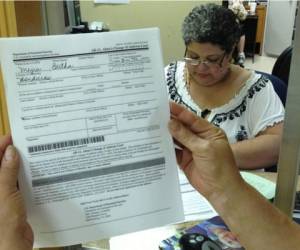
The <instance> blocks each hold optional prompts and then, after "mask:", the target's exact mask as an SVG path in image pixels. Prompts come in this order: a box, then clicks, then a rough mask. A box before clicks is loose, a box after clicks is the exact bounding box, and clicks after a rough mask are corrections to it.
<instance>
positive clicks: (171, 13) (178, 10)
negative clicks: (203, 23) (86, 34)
mask: <svg viewBox="0 0 300 250" xmlns="http://www.w3.org/2000/svg"><path fill="white" fill-rule="evenodd" d="M206 2H212V1H155V0H152V1H151V0H150V1H149V0H148V1H132V0H131V1H130V4H128V5H103V4H94V3H93V1H84V0H82V1H81V2H80V11H81V17H82V20H83V21H88V22H91V21H103V22H105V23H106V24H108V26H109V28H110V30H124V29H137V28H146V27H159V28H160V30H161V41H162V50H163V58H164V63H165V64H167V63H169V62H171V61H173V60H176V59H179V58H182V57H183V54H184V49H185V48H184V43H183V40H182V38H181V23H182V21H183V19H184V17H185V16H186V15H187V14H188V13H189V11H190V10H191V9H192V8H193V7H194V6H196V5H199V4H203V3H206ZM214 2H216V3H218V4H221V2H222V1H214Z"/></svg>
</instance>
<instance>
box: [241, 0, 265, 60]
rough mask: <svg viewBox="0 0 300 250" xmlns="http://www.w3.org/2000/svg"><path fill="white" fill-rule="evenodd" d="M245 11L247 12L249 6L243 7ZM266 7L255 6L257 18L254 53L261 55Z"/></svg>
mask: <svg viewBox="0 0 300 250" xmlns="http://www.w3.org/2000/svg"><path fill="white" fill-rule="evenodd" d="M245 8H246V10H249V9H250V7H249V6H245ZM266 9H267V8H266V6H265V5H257V6H256V10H255V14H256V16H257V28H256V39H255V41H256V53H259V55H262V49H263V44H264V33H265V23H266Z"/></svg>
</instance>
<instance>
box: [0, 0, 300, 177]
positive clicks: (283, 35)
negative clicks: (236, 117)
mask: <svg viewBox="0 0 300 250" xmlns="http://www.w3.org/2000/svg"><path fill="white" fill-rule="evenodd" d="M207 2H215V3H218V4H222V1H195V0H193V1H187V0H183V1H172V0H167V1H157V0H146V1H145V0H144V1H141V0H131V1H130V3H129V4H117V5H107V4H96V3H94V1H15V2H14V3H13V4H14V6H13V15H15V20H16V33H14V32H12V33H11V34H8V35H7V34H5V33H1V32H0V37H1V36H3V37H5V36H9V35H11V36H15V35H18V36H36V35H54V34H68V33H71V32H72V27H73V26H78V25H80V24H81V23H82V22H87V23H91V22H94V21H98V22H103V23H104V24H105V27H106V28H108V29H109V30H110V31H117V30H125V29H137V28H146V27H159V28H160V30H161V42H162V51H163V59H164V63H165V64H167V63H169V62H171V61H174V60H178V59H181V58H182V57H183V54H184V44H183V41H182V38H181V23H182V20H183V18H184V16H185V15H186V14H187V13H188V12H189V11H190V10H191V9H192V8H193V7H194V6H196V5H199V4H203V3H207ZM246 2H247V1H246ZM256 3H257V8H256V14H257V16H258V22H257V26H256V27H255V29H256V37H255V54H254V58H253V55H252V56H250V57H248V58H247V60H246V64H245V66H246V67H247V68H251V69H254V70H260V71H264V72H268V73H271V72H272V68H273V66H274V63H275V61H276V60H277V58H278V56H279V55H280V54H281V53H282V52H283V51H284V50H285V49H286V48H287V47H289V46H291V45H292V42H293V38H294V31H295V16H296V14H297V4H298V2H297V1H293V0H292V1H285V0H282V1H278V0H269V1H266V0H264V1H256ZM2 4H3V3H1V2H0V27H1V21H2V18H3V17H1V13H2V12H1V8H2V7H3V6H1V5H2ZM246 4H247V3H246ZM10 16H12V15H10ZM2 23H3V22H2ZM0 31H1V28H0ZM298 31H299V27H298ZM257 32H258V33H257ZM82 46H84V44H83V45H82ZM298 61H299V60H298ZM0 77H1V76H0ZM296 78H297V77H296V76H294V77H293V79H296ZM0 82H1V79H0ZM0 90H1V91H0V94H1V96H0V97H1V103H0V104H1V107H0V132H1V134H3V133H6V132H7V131H8V130H9V128H8V127H9V126H8V124H7V121H6V117H7V115H6V114H5V112H6V109H5V103H4V101H3V100H4V98H3V89H2V87H1V89H0ZM294 90H296V87H295V88H293V89H290V90H289V92H288V95H290V94H291V95H290V96H289V98H290V97H291V98H290V100H291V101H290V102H291V103H292V102H294V110H293V112H294V113H295V110H296V108H297V107H296V106H297V105H295V104H297V103H298V102H297V103H295V100H296V99H299V98H298V95H297V93H299V91H298V92H297V91H294ZM297 90H299V87H298V88H297ZM293 92H294V95H293V96H292V94H293ZM287 106H289V103H287ZM298 107H300V105H298ZM288 115H290V116H292V115H293V114H292V112H289V113H288ZM297 121H298V120H297ZM295 122H296V121H295ZM288 125H289V124H288ZM285 130H289V131H290V134H291V133H292V131H295V128H291V127H287V128H286V129H285ZM298 134H300V133H299V132H298V133H297V134H296V133H295V134H293V136H294V137H295V138H294V140H295V139H297V138H299V135H298ZM289 139H290V138H287V139H286V141H284V144H289V141H288V140H289ZM296 146H297V149H296V151H297V150H298V149H299V143H298V144H297V145H296ZM287 157H288V156H287ZM287 157H283V158H287ZM290 158H291V157H290ZM284 160H285V159H284ZM291 160H292V159H291ZM289 163H290V162H289ZM286 165H289V164H288V163H286ZM292 172H293V170H290V171H289V174H293V173H292ZM286 180H287V178H285V179H284V181H285V182H286Z"/></svg>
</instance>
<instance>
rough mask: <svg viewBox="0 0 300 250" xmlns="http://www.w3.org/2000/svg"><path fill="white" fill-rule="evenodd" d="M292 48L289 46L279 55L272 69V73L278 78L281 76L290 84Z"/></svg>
mask: <svg viewBox="0 0 300 250" xmlns="http://www.w3.org/2000/svg"><path fill="white" fill-rule="evenodd" d="M292 50H293V48H292V46H289V47H287V48H286V49H285V50H284V51H283V52H282V53H281V54H280V55H279V57H278V58H277V60H276V62H275V64H274V66H273V69H272V75H275V76H277V77H278V78H280V79H281V80H282V81H283V82H284V83H285V84H286V85H288V82H289V74H290V65H291V59H292Z"/></svg>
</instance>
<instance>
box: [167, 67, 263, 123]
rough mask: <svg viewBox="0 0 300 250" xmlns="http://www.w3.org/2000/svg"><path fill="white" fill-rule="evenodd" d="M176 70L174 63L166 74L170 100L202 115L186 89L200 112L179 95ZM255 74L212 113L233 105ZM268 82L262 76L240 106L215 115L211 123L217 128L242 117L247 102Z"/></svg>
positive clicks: (247, 92) (248, 91) (193, 103)
mask: <svg viewBox="0 0 300 250" xmlns="http://www.w3.org/2000/svg"><path fill="white" fill-rule="evenodd" d="M176 70H177V62H173V63H171V64H169V67H168V71H167V73H166V81H167V86H168V88H169V95H170V98H171V99H172V100H173V101H175V102H177V103H180V104H183V105H185V106H186V107H187V108H188V109H190V110H191V111H193V112H194V113H196V114H197V115H199V116H200V115H201V114H200V113H201V111H202V110H201V109H200V107H199V106H198V105H197V104H196V103H195V102H194V101H193V99H192V98H191V96H190V95H188V93H187V90H186V88H184V89H183V91H185V92H186V93H185V94H187V96H188V97H189V101H190V102H191V103H192V105H194V106H195V107H196V108H198V110H199V111H197V110H196V109H195V108H193V107H191V105H188V104H187V103H186V102H184V101H183V98H182V96H181V95H180V94H179V93H178V89H177V86H176V79H175V78H176ZM255 75H256V74H255V73H254V72H253V73H252V74H251V76H250V77H249V79H248V80H247V81H246V83H245V84H244V85H243V87H242V88H241V89H240V90H239V92H238V93H237V94H236V95H235V96H234V97H233V98H232V99H231V100H230V101H229V102H228V103H227V104H224V105H223V106H222V107H218V108H215V109H213V110H212V111H217V110H218V109H219V108H224V107H226V106H228V105H231V104H232V102H233V101H234V99H235V98H237V96H238V95H240V94H241V93H242V91H243V90H244V89H245V88H246V87H247V86H248V82H250V81H253V78H254V77H255ZM267 81H268V78H267V77H266V76H264V75H261V76H260V77H259V78H258V79H257V80H255V82H254V83H253V84H252V86H251V87H250V88H249V89H248V90H247V91H246V93H245V96H244V97H243V99H242V100H241V102H240V104H238V105H237V106H236V107H235V108H233V109H231V110H229V111H228V112H223V113H219V114H215V115H214V116H213V118H212V120H211V123H213V124H214V125H216V126H220V124H221V123H222V122H225V121H226V120H233V119H235V118H237V117H240V116H241V115H242V114H243V113H244V112H245V111H246V108H247V100H248V99H252V98H253V96H254V95H255V93H257V92H259V91H260V90H261V89H262V88H264V87H266V83H267Z"/></svg>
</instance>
